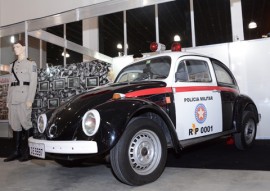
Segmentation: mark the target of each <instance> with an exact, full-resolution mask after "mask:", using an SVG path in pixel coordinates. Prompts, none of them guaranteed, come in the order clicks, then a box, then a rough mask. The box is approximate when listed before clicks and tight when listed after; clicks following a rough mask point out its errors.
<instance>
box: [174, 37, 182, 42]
mask: <svg viewBox="0 0 270 191" xmlns="http://www.w3.org/2000/svg"><path fill="white" fill-rule="evenodd" d="M173 40H174V42H180V41H181V37H180V36H179V35H174V37H173Z"/></svg>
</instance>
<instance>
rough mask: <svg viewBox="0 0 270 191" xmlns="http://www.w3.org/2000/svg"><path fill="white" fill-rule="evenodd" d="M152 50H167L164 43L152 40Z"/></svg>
mask: <svg viewBox="0 0 270 191" xmlns="http://www.w3.org/2000/svg"><path fill="white" fill-rule="evenodd" d="M150 50H151V51H152V52H156V51H163V50H166V47H165V45H164V44H161V43H157V42H152V43H151V44H150Z"/></svg>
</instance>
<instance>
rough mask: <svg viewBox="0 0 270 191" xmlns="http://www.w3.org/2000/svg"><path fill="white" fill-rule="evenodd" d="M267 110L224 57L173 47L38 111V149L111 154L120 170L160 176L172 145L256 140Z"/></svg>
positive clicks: (39, 152) (67, 156)
mask: <svg viewBox="0 0 270 191" xmlns="http://www.w3.org/2000/svg"><path fill="white" fill-rule="evenodd" d="M258 122H259V114H258V111H257V108H256V105H255V104H254V102H253V101H252V100H251V98H249V97H248V96H245V95H242V94H240V93H239V88H238V86H237V83H236V80H235V78H234V77H233V75H232V73H231V72H230V71H229V69H228V68H227V67H226V66H225V65H224V64H222V63H221V62H220V61H218V60H216V59H213V58H209V57H207V56H203V55H198V54H193V53H186V52H165V53H160V54H157V55H153V56H150V57H147V58H143V59H141V60H140V61H137V62H135V63H133V64H131V65H128V66H127V67H125V68H124V69H123V70H122V71H121V72H120V73H119V74H118V76H117V78H116V80H115V83H112V84H107V85H105V86H102V87H98V88H95V89H92V90H90V91H88V92H85V93H83V94H81V95H77V96H75V97H73V98H72V99H71V100H70V101H68V102H67V103H65V104H63V105H62V106H60V107H59V108H57V109H55V110H51V111H48V112H47V113H45V114H42V115H40V116H39V118H38V131H39V132H38V134H36V135H34V136H33V137H31V138H30V139H29V147H30V154H31V155H32V156H36V157H40V158H45V157H47V156H48V157H50V158H52V159H55V160H56V161H57V162H60V163H63V164H64V162H65V161H73V162H74V161H75V162H76V161H79V160H81V159H89V158H97V157H99V158H104V157H107V158H109V159H110V160H109V161H110V163H111V166H112V169H113V172H114V174H115V175H116V176H117V178H118V179H119V180H120V181H122V182H124V183H126V184H129V185H142V184H146V183H149V182H152V181H155V180H156V179H157V178H158V177H159V176H160V175H161V174H162V172H163V170H164V167H165V163H166V158H167V148H173V149H174V150H175V152H176V153H180V152H181V150H182V149H184V148H185V147H188V146H191V145H194V144H198V143H201V142H204V141H207V140H211V139H214V138H218V137H223V136H230V135H232V137H233V138H234V141H235V145H236V147H237V148H238V149H241V150H244V149H246V148H248V147H250V146H251V145H252V144H253V142H254V139H255V136H256V129H257V124H258Z"/></svg>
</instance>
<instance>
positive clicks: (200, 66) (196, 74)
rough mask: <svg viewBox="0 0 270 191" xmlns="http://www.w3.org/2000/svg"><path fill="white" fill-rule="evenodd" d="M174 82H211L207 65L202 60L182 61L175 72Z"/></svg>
mask: <svg viewBox="0 0 270 191" xmlns="http://www.w3.org/2000/svg"><path fill="white" fill-rule="evenodd" d="M175 76H176V81H180V82H211V81H212V80H211V76H210V72H209V68H208V64H207V62H206V61H204V60H183V61H181V62H180V63H179V65H178V68H177V71H176V75H175Z"/></svg>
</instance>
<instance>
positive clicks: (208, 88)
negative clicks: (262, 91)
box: [175, 86, 239, 94]
mask: <svg viewBox="0 0 270 191" xmlns="http://www.w3.org/2000/svg"><path fill="white" fill-rule="evenodd" d="M214 90H218V91H224V92H233V93H237V94H239V90H238V89H234V88H229V87H220V86H188V87H175V91H176V92H191V91H214Z"/></svg>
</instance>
